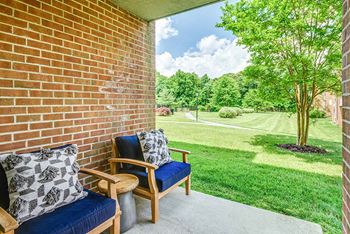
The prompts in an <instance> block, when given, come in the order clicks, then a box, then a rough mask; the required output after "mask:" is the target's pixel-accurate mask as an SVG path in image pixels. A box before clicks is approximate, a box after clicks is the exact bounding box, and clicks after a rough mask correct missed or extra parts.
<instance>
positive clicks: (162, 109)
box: [156, 107, 171, 116]
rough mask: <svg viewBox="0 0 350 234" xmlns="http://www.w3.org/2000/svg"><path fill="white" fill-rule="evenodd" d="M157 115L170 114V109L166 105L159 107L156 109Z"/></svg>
mask: <svg viewBox="0 0 350 234" xmlns="http://www.w3.org/2000/svg"><path fill="white" fill-rule="evenodd" d="M156 113H157V115H158V116H169V115H171V110H170V108H168V107H160V108H158V109H157V110H156Z"/></svg>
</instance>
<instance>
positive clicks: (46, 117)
mask: <svg viewBox="0 0 350 234" xmlns="http://www.w3.org/2000/svg"><path fill="white" fill-rule="evenodd" d="M58 119H63V114H46V115H44V120H58Z"/></svg>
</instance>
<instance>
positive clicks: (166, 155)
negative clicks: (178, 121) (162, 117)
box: [137, 129, 172, 166]
mask: <svg viewBox="0 0 350 234" xmlns="http://www.w3.org/2000/svg"><path fill="white" fill-rule="evenodd" d="M137 137H138V138H139V141H140V144H141V148H142V153H143V157H144V159H145V162H148V163H151V164H154V165H157V166H162V165H164V164H166V163H169V162H171V161H172V160H171V157H170V152H169V149H168V145H167V144H168V139H167V138H166V136H165V135H164V131H163V129H159V130H152V131H149V132H139V133H137Z"/></svg>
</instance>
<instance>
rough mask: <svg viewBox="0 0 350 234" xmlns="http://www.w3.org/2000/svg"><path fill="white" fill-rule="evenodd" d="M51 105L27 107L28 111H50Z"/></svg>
mask: <svg viewBox="0 0 350 234" xmlns="http://www.w3.org/2000/svg"><path fill="white" fill-rule="evenodd" d="M50 112H51V107H42V106H41V107H28V113H29V114H31V113H50Z"/></svg>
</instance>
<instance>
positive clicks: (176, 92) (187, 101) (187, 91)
mask: <svg viewBox="0 0 350 234" xmlns="http://www.w3.org/2000/svg"><path fill="white" fill-rule="evenodd" d="M170 82H171V84H170V86H171V90H172V93H173V96H174V97H175V101H176V103H177V104H178V106H181V107H193V106H195V104H196V98H197V93H198V92H199V88H200V85H199V78H198V76H197V75H196V74H195V73H186V72H183V71H180V70H179V71H177V72H176V73H175V74H174V75H173V76H171V77H170Z"/></svg>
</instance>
